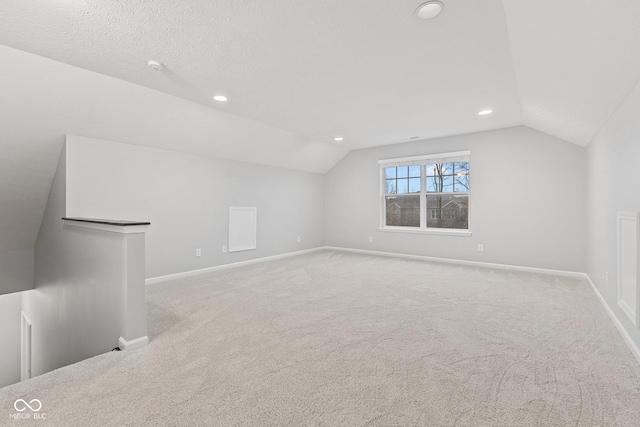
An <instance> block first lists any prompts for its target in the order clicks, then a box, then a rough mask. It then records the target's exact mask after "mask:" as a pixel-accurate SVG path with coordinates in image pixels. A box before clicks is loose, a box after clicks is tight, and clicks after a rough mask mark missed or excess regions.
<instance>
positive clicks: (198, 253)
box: [196, 248, 202, 256]
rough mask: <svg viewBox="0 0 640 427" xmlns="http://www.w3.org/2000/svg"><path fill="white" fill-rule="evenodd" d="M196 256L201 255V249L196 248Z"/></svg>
mask: <svg viewBox="0 0 640 427" xmlns="http://www.w3.org/2000/svg"><path fill="white" fill-rule="evenodd" d="M196 256H202V249H200V248H197V249H196Z"/></svg>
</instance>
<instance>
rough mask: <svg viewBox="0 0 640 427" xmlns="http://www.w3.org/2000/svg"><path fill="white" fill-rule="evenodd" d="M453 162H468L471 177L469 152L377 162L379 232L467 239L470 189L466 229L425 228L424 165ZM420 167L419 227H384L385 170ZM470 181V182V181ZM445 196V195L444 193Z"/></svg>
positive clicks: (468, 234)
mask: <svg viewBox="0 0 640 427" xmlns="http://www.w3.org/2000/svg"><path fill="white" fill-rule="evenodd" d="M454 161H465V162H469V176H471V151H455V152H451V153H438V154H427V155H422V156H413V157H399V158H395V159H383V160H378V165H379V167H380V228H379V230H380V231H384V232H392V233H414V234H435V235H444V236H460V237H469V236H471V235H472V233H471V188H469V191H468V194H469V212H468V227H469V228H467V229H457V228H428V227H427V215H428V214H427V206H426V204H427V188H426V170H425V169H426V165H427V164H432V163H450V162H454ZM418 164H419V165H420V227H397V226H396V227H394V226H387V225H386V217H387V214H386V196H387V194H385V182H386V176H385V171H384V170H385V168H388V167H397V166H412V165H418ZM470 181H471V180H470ZM413 194H415V193H413ZM445 194H446V193H445Z"/></svg>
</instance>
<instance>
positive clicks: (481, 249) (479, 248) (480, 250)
mask: <svg viewBox="0 0 640 427" xmlns="http://www.w3.org/2000/svg"><path fill="white" fill-rule="evenodd" d="M478 252H484V245H483V244H480V243H479V244H478Z"/></svg>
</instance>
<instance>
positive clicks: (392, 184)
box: [384, 179, 396, 194]
mask: <svg viewBox="0 0 640 427" xmlns="http://www.w3.org/2000/svg"><path fill="white" fill-rule="evenodd" d="M384 185H385V188H384V194H396V180H395V179H388V180H387V181H386V182H385V184H384Z"/></svg>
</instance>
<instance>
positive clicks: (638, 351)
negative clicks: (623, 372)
mask: <svg viewBox="0 0 640 427" xmlns="http://www.w3.org/2000/svg"><path fill="white" fill-rule="evenodd" d="M583 277H584V278H585V280H586V281H587V282H588V283H589V285H591V289H593V292H594V293H595V294H596V296H597V297H598V300H600V304H602V306H603V307H604V309H605V311H606V312H607V314H608V315H609V317H610V318H611V321H612V322H613V324H614V325H615V327H616V329H617V330H618V332H619V333H620V335H621V336H622V339H623V340H624V342H625V343H626V344H627V347H629V350H631V354H633V357H635V358H636V360H637V361H638V363H640V348H638V346H637V345H636V343H635V342H633V339H631V336H630V335H629V333H628V332H627V330H626V329H625V328H624V326H622V323H620V319H618V316H616V314H615V313H614V312H613V310H611V307H609V304H607V301H605V299H604V297H603V296H602V294H601V293H600V291H599V290H598V288H596V285H595V284H594V283H593V281H592V280H591V277H589V275H588V274H586V273H585V274H584V276H583Z"/></svg>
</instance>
